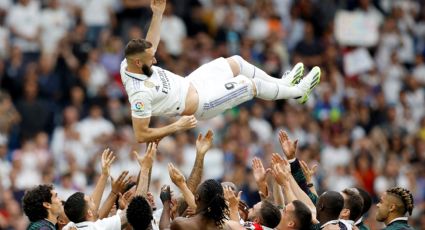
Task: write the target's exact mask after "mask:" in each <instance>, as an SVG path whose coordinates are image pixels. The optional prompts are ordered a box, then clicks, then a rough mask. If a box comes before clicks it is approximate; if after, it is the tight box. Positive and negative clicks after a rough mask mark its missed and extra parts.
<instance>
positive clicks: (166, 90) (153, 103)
mask: <svg viewBox="0 0 425 230" xmlns="http://www.w3.org/2000/svg"><path fill="white" fill-rule="evenodd" d="M120 73H121V81H122V83H123V85H124V87H125V90H126V92H127V94H128V98H129V101H130V104H131V106H132V111H133V112H135V111H136V112H137V115H138V116H137V117H140V118H143V117H150V116H159V115H165V116H174V115H177V114H180V113H181V112H183V111H184V105H185V99H186V94H187V91H188V89H189V82H188V81H187V80H186V79H185V78H183V77H181V76H179V75H176V74H174V73H172V72H170V71H167V70H164V69H162V68H160V67H157V66H152V75H151V76H149V77H148V76H146V75H143V74H136V73H131V72H129V71H127V62H126V61H125V60H123V61H122V63H121V70H120ZM133 114H134V113H133Z"/></svg>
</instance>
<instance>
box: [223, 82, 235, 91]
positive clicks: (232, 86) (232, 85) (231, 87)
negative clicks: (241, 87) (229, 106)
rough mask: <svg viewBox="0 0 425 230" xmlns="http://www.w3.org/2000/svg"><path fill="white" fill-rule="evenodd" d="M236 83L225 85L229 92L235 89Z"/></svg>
mask: <svg viewBox="0 0 425 230" xmlns="http://www.w3.org/2000/svg"><path fill="white" fill-rule="evenodd" d="M235 85H236V82H228V83H226V84H224V87H226V89H227V90H231V89H233V88H235Z"/></svg>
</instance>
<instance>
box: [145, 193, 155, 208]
mask: <svg viewBox="0 0 425 230" xmlns="http://www.w3.org/2000/svg"><path fill="white" fill-rule="evenodd" d="M146 200H147V201H148V202H149V204H150V205H151V207H152V210H154V211H155V210H156V204H155V197H153V194H152V193H151V192H148V193H147V194H146Z"/></svg>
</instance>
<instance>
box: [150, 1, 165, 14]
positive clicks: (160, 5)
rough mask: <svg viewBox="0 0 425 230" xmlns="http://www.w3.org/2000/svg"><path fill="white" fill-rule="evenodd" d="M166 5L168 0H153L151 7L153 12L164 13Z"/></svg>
mask: <svg viewBox="0 0 425 230" xmlns="http://www.w3.org/2000/svg"><path fill="white" fill-rule="evenodd" d="M166 5H167V1H166V0H151V9H152V12H153V13H160V14H163V13H164V10H165V6H166Z"/></svg>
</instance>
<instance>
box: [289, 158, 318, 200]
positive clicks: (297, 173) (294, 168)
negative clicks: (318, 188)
mask: <svg viewBox="0 0 425 230" xmlns="http://www.w3.org/2000/svg"><path fill="white" fill-rule="evenodd" d="M290 165H291V174H292V176H293V177H294V179H295V181H296V182H297V184H298V185H299V186H300V188H301V189H302V190H303V191H304V192H305V193H306V194H307V195H308V197H310V199H311V201H313V204H316V203H317V198H318V197H317V196H316V195H315V194H314V193H312V192H311V191H310V189H309V188H308V187H307V181H306V179H305V176H304V173H303V170H302V168H301V165H300V162H299V160H298V159H296V160H295V161H293V162H291V163H290Z"/></svg>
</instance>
